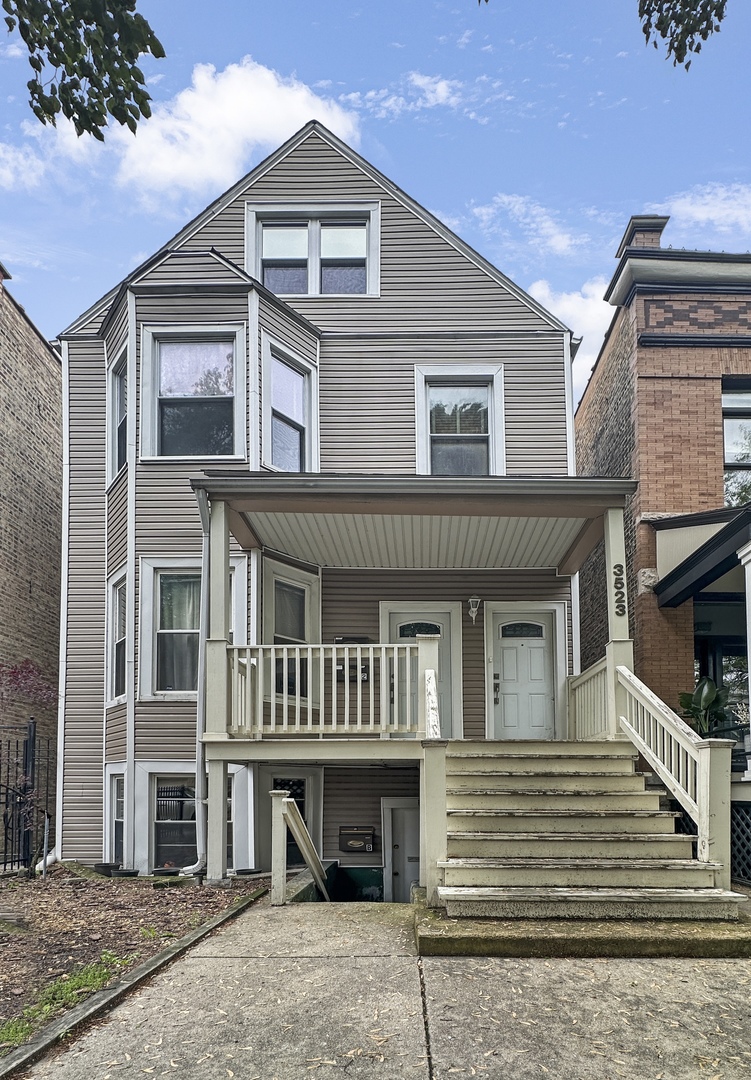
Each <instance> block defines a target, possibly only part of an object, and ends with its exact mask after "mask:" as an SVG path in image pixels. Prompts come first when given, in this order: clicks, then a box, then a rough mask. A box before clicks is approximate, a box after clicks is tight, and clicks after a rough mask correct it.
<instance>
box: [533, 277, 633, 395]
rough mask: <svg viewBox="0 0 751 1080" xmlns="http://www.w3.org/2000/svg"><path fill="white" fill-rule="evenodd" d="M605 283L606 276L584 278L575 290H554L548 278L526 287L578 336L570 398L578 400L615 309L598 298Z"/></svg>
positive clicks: (601, 294) (602, 291)
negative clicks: (571, 395) (586, 279)
mask: <svg viewBox="0 0 751 1080" xmlns="http://www.w3.org/2000/svg"><path fill="white" fill-rule="evenodd" d="M607 285H608V282H607V278H604V277H594V278H590V279H589V281H585V282H584V284H583V285H582V287H581V289H579V290H578V291H575V292H556V291H555V289H553V288H552V286H551V285H550V282H548V281H545V280H540V281H535V282H533V283H532V284H531V285H530V287H529V289H528V290H527V291H528V292H529V293H530V294H531V295H532V296H534V298H535V300H539V302H540V303H541V304H542V305H543V307H546V308H547V309H548V310H549V311H552V313H553V314H554V315H557V316H558V318H559V319H560V320H561V321H562V322H564V323H565V324H566V325H567V326H570V327H571V329H572V330H573V332H574V336H575V337H580V338H582V343H581V345H580V346H579V351H578V352H577V354H576V359H575V360H574V365H573V372H574V401H578V400H579V398H580V397H581V395H582V393H583V391H584V387H585V386H586V385H587V379H588V378H589V373H590V371H591V370H592V365H593V364H594V362H595V360H596V359H597V354H598V353H599V351H600V347H601V345H602V339H603V337H604V335H605V331H606V330H607V328H608V326H610V321H611V319H612V318H613V315H614V313H615V309H614V308H613V307H611V306H610V304H608V303H606V301H605V300H603V299H602V296H603V293H604V292H605V289H606V288H607Z"/></svg>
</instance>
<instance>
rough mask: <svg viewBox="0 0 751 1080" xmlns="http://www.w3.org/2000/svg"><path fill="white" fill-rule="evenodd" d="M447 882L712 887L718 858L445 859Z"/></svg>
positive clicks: (467, 884)
mask: <svg viewBox="0 0 751 1080" xmlns="http://www.w3.org/2000/svg"><path fill="white" fill-rule="evenodd" d="M438 865H439V866H440V867H441V868H442V869H443V873H444V885H453V886H460V887H462V886H463V887H480V886H491V887H501V888H503V887H508V886H527V887H532V888H538V887H543V888H545V887H551V888H555V887H560V888H571V887H577V888H586V887H588V886H598V887H603V886H611V887H618V886H620V887H621V888H631V887H637V886H638V887H639V888H642V887H645V886H646V887H651V888H661V887H670V888H676V889H677V888H693V889H707V888H713V887H714V884H715V871H716V870H720V869H721V866H720V864H719V863H704V862H699V861H698V860H697V859H567V858H560V859H514V858H508V859H443V860H441V861H440V862H439V863H438Z"/></svg>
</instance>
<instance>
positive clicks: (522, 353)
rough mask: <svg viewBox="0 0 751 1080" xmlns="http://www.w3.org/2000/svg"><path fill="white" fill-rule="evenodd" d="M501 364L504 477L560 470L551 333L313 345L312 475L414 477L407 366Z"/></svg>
mask: <svg viewBox="0 0 751 1080" xmlns="http://www.w3.org/2000/svg"><path fill="white" fill-rule="evenodd" d="M440 363H446V364H466V365H467V371H468V373H471V371H472V366H473V364H491V363H492V364H503V399H504V418H505V440H504V444H505V456H506V472H507V474H508V475H509V476H513V475H517V476H518V475H537V476H549V475H561V476H565V475H566V473H567V471H568V463H567V455H566V401H565V393H564V367H563V365H564V356H563V345H562V340H561V336H560V335H559V334H554V333H549V334H531V335H518V336H516V335H515V336H513V337H512V338H507V337H505V336H504V337H499V338H498V339H496V340H494V341H487V340H485V341H483V340H481V339H479V338H476V339H475V340H474V341H473V340H472V339H471V338H467V339H463V340H461V341H458V340H457V341H446V340H442V341H437V340H433V341H431V340H429V339H425V340H421V341H420V340H415V341H405V340H397V339H391V340H373V339H362V340H352V339H346V340H336V339H335V338H331V337H327V338H325V339H324V340H323V341H322V343H321V363H320V424H321V469H322V471H327V470H328V471H333V472H375V471H378V472H393V473H414V472H415V470H416V446H415V422H416V419H415V367H416V366H417V365H420V364H440Z"/></svg>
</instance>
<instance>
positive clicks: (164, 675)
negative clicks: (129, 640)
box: [139, 556, 247, 698]
mask: <svg viewBox="0 0 751 1080" xmlns="http://www.w3.org/2000/svg"><path fill="white" fill-rule="evenodd" d="M230 590H231V601H230V604H231V607H230V611H231V619H230V640H233V641H234V642H235V643H236V644H238V645H242V644H244V643H245V640H246V618H247V616H246V597H247V563H246V559H245V557H243V556H233V558H232V559H231V560H230ZM200 628H201V565H200V560H196V559H193V558H179V557H178V558H164V559H151V558H149V559H142V560H141V600H140V634H139V643H140V661H139V670H140V694H141V697H142V698H144V697H146V698H150V697H159V698H161V697H167V698H169V697H180V698H185V697H194V696H195V693H196V690H197V689H198V645H199V634H200Z"/></svg>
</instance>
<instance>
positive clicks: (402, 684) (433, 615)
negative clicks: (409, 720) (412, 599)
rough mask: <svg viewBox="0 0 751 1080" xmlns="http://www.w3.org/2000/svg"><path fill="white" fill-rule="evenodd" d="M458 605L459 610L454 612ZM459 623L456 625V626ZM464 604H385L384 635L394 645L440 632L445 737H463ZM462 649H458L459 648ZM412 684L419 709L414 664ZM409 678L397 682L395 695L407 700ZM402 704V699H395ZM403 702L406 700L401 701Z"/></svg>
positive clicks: (438, 682)
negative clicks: (462, 609) (462, 665)
mask: <svg viewBox="0 0 751 1080" xmlns="http://www.w3.org/2000/svg"><path fill="white" fill-rule="evenodd" d="M454 607H456V608H457V609H458V610H457V611H454V610H453V608H454ZM455 624H456V625H455ZM460 627H461V606H460V605H451V604H447V605H446V606H445V607H440V608H439V607H436V608H428V607H427V606H426V607H421V606H420V605H419V604H416V605H414V606H409V605H408V604H407V603H397V602H394V603H389V602H388V601H384V602H383V603H382V604H381V633H382V634H384V633H385V634H387V635H388V636H387V637H385V638H382V640H387V641H389V643H391V644H412V643H413V642H415V641H416V640H417V637H418V635H420V634H439V635H440V641H439V643H438V671H437V672H436V689H437V692H438V713H439V716H440V719H441V735H442V736H443V738H445V739H453V738H460V737H461V726H460V725H461V640H460V639H459V635H460ZM457 650H458V651H457ZM413 669H414V670H413V671H412V672H411V673H410V680H409V687H410V691H409V692H410V695H411V707H412V709H414V710H415V713H413V715H416V710H417V665H416V663H415V664H413ZM406 685H407V680H406V679H404V678H403V677H401V678H398V679H397V681H396V688H395V694H396V696H397V697H401V698H402V699H403V697H404V695H405V693H406ZM395 704H396V705H397V706H398V705H399V704H400V702H399V701H395ZM401 704H403V700H402V702H401Z"/></svg>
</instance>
